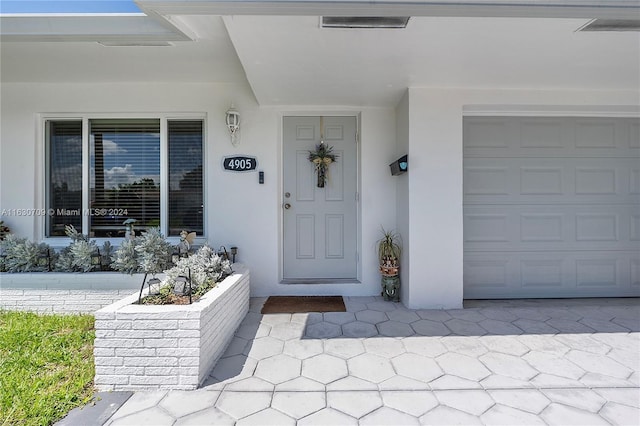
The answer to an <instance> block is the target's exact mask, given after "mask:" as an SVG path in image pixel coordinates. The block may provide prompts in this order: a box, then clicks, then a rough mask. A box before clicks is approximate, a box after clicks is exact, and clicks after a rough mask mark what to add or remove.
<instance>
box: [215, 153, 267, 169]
mask: <svg viewBox="0 0 640 426" xmlns="http://www.w3.org/2000/svg"><path fill="white" fill-rule="evenodd" d="M257 167H258V160H257V159H256V157H252V156H249V155H234V156H229V157H224V158H223V159H222V168H223V169H224V170H225V171H227V172H252V171H254V170H255V169H256V168H257Z"/></svg>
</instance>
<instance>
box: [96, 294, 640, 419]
mask: <svg viewBox="0 0 640 426" xmlns="http://www.w3.org/2000/svg"><path fill="white" fill-rule="evenodd" d="M264 300H265V299H262V298H254V299H252V300H251V308H250V312H249V314H248V315H247V317H246V318H245V320H244V322H243V323H242V325H241V327H240V328H239V329H238V330H237V332H236V337H235V338H234V340H233V341H232V342H231V344H230V346H229V348H228V350H227V351H226V353H225V355H224V357H223V358H222V359H221V360H220V361H219V362H218V364H217V365H216V367H215V368H214V370H213V371H212V372H211V376H210V377H209V379H208V380H207V381H206V383H205V384H204V386H203V387H202V388H201V389H198V390H196V391H159V392H138V393H135V394H134V395H133V396H132V397H131V398H130V399H129V400H128V401H127V402H126V403H125V404H124V405H123V406H122V407H121V408H120V409H119V410H118V411H117V412H116V413H115V414H114V415H113V416H112V417H111V419H109V420H108V421H107V423H106V424H107V425H111V426H121V425H205V424H206V425H227V424H228V425H233V424H237V425H279V426H285V425H296V424H297V425H323V426H324V425H357V424H360V425H418V424H424V425H440V424H442V425H450V424H470V425H472V424H488V425H493V424H503V425H516V424H532V425H536V424H541V425H544V424H548V425H555V424H558V425H570V424H575V425H589V424H595V425H598V424H603V425H610V424H614V425H638V424H640V386H639V384H640V301H639V300H638V299H566V300H508V301H495V300H492V301H466V302H465V309H456V310H409V309H406V308H405V307H404V306H403V305H402V304H399V303H392V302H385V301H383V300H382V299H381V298H378V297H349V298H345V304H346V306H347V312H343V313H335V312H334V313H325V314H319V313H310V314H293V315H291V314H269V315H261V314H260V313H259V312H260V309H261V306H262V304H263V303H264Z"/></svg>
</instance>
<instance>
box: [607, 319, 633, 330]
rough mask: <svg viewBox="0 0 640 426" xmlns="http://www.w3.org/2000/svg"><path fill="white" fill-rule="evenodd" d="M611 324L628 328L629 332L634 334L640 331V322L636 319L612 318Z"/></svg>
mask: <svg viewBox="0 0 640 426" xmlns="http://www.w3.org/2000/svg"><path fill="white" fill-rule="evenodd" d="M611 322H613V323H615V324H618V325H621V326H623V327H624V328H628V329H629V331H632V332H636V331H640V320H638V318H618V317H616V318H614V319H612V320H611Z"/></svg>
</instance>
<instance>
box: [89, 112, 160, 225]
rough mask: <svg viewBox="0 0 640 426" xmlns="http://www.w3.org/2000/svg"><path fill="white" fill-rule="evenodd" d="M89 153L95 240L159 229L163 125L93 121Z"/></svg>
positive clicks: (125, 121)
mask: <svg viewBox="0 0 640 426" xmlns="http://www.w3.org/2000/svg"><path fill="white" fill-rule="evenodd" d="M89 149H90V178H91V184H90V196H89V203H90V208H91V212H92V214H91V215H90V226H89V232H90V233H91V235H93V236H95V237H122V236H124V229H123V226H122V222H123V221H124V220H125V219H128V218H133V219H136V221H137V222H136V224H135V226H136V228H138V229H140V230H144V229H148V228H150V227H156V226H160V120H157V119H151V120H130V119H128V120H89Z"/></svg>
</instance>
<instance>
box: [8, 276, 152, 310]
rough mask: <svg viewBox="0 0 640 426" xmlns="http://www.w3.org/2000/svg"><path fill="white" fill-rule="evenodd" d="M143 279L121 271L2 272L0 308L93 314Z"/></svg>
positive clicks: (129, 291)
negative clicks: (83, 272) (84, 272)
mask: <svg viewBox="0 0 640 426" xmlns="http://www.w3.org/2000/svg"><path fill="white" fill-rule="evenodd" d="M142 278H143V274H134V275H125V274H121V273H119V272H90V273H86V274H82V273H77V272H76V273H73V272H31V273H15V274H10V273H7V272H2V273H0V309H7V310H13V311H35V312H42V313H54V312H55V313H67V314H68V313H92V312H93V311H95V310H97V309H100V308H102V307H104V306H107V305H110V304H112V303H114V302H117V301H119V300H121V299H122V298H123V297H124V296H126V295H129V294H131V292H132V291H134V290H135V289H136V288H137V289H140V284H141V283H142Z"/></svg>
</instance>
